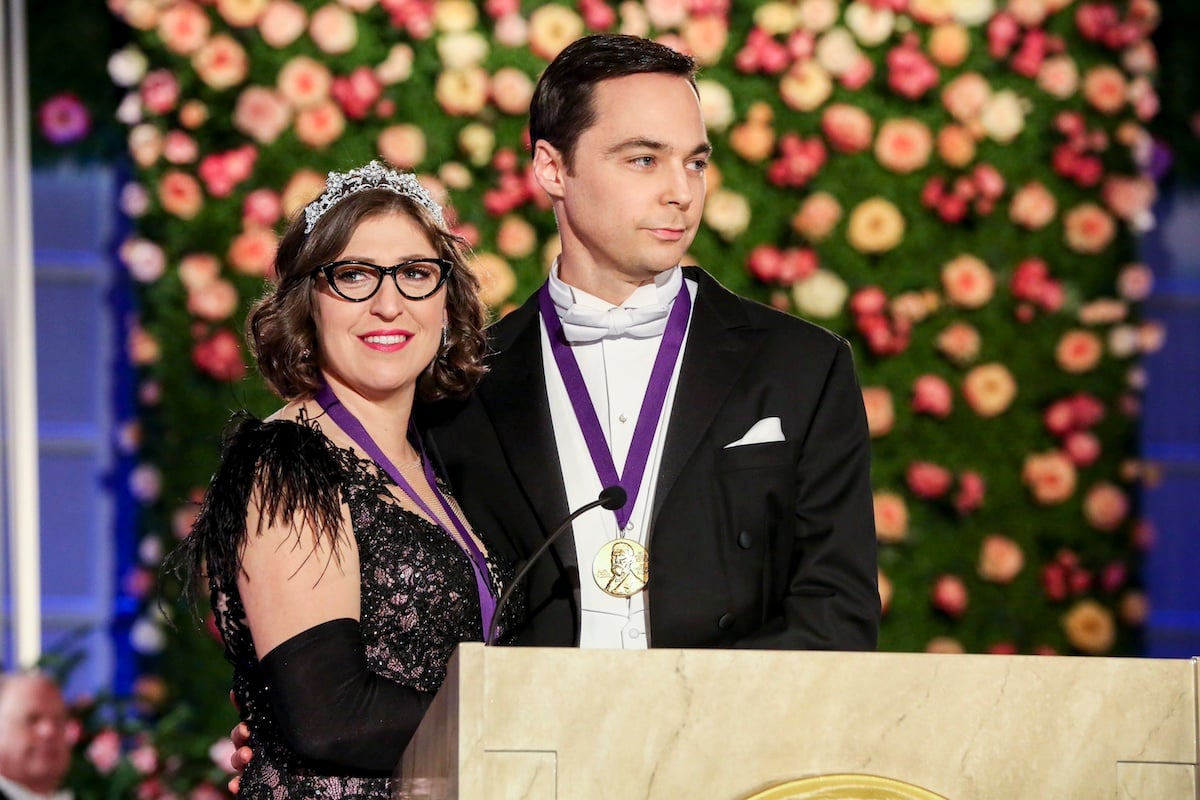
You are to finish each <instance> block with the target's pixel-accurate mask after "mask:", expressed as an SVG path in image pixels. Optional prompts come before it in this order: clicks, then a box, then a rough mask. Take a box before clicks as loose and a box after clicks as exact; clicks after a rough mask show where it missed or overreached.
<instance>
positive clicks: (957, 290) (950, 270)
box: [942, 254, 996, 308]
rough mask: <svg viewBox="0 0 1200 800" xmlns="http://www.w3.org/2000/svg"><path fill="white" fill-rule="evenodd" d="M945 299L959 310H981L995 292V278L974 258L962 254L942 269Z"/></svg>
mask: <svg viewBox="0 0 1200 800" xmlns="http://www.w3.org/2000/svg"><path fill="white" fill-rule="evenodd" d="M942 289H943V291H945V293H946V299H947V300H949V301H950V302H951V303H952V304H954V305H956V306H958V307H959V308H982V307H983V306H985V305H987V304H988V302H989V301H990V300H991V299H992V296H993V295H994V294H995V291H996V278H995V276H994V275H993V274H992V271H991V270H990V269H988V266H987V264H985V263H983V261H982V260H980V259H979V258H977V257H976V256H973V255H970V254H963V255H960V256H958V257H956V258H954V259H951V260H950V261H948V262H947V263H946V264H945V265H944V266H943V267H942Z"/></svg>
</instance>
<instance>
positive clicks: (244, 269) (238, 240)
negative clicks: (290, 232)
mask: <svg viewBox="0 0 1200 800" xmlns="http://www.w3.org/2000/svg"><path fill="white" fill-rule="evenodd" d="M278 245H279V239H278V237H276V235H275V233H274V232H273V231H271V229H270V228H258V227H254V228H247V229H246V230H244V231H242V232H241V233H239V234H238V235H237V236H235V237H234V239H233V242H231V243H230V245H229V251H228V252H227V253H226V254H225V258H226V259H227V260H228V261H229V266H231V267H233V269H234V270H236V271H237V272H240V273H241V274H243V275H253V276H255V277H266V276H267V275H269V274H270V272H271V265H272V264H273V263H274V261H275V250H276V248H277V247H278Z"/></svg>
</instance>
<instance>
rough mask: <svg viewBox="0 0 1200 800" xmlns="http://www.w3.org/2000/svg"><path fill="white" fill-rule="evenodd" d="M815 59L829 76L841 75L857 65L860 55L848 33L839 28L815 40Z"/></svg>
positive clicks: (856, 45)
mask: <svg viewBox="0 0 1200 800" xmlns="http://www.w3.org/2000/svg"><path fill="white" fill-rule="evenodd" d="M816 57H817V63H818V64H820V65H821V66H822V67H824V68H825V71H826V72H828V73H829V74H830V75H843V74H845V73H847V72H849V71H850V70H851V69H853V68H854V67H855V66H856V65H857V64H858V62H859V59H860V58H862V53H861V52H860V51H859V49H858V44H857V43H856V42H855V41H854V37H853V36H852V35H851V34H850V31H848V30H846V29H845V28H841V27H839V28H833V29H832V30H830V31H829V32H827V33H825V34H823V35H822V36H821V38H820V39H818V40H817V49H816Z"/></svg>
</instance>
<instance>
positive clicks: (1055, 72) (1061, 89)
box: [1037, 54, 1079, 100]
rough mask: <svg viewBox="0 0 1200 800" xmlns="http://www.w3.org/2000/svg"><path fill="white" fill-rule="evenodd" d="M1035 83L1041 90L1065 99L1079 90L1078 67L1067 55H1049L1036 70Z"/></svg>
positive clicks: (1059, 98)
mask: <svg viewBox="0 0 1200 800" xmlns="http://www.w3.org/2000/svg"><path fill="white" fill-rule="evenodd" d="M1037 84H1038V86H1039V87H1040V88H1041V90H1042V91H1043V92H1045V93H1046V94H1048V95H1050V96H1051V97H1054V98H1056V99H1058V100H1066V99H1067V98H1069V97H1071V96H1072V95H1074V94H1075V92H1077V91H1078V90H1079V68H1078V67H1077V66H1075V59H1073V58H1071V57H1070V56H1069V55H1066V54H1063V55H1057V56H1050V57H1049V58H1047V59H1046V60H1045V61H1043V62H1042V66H1041V69H1039V70H1038V75H1037Z"/></svg>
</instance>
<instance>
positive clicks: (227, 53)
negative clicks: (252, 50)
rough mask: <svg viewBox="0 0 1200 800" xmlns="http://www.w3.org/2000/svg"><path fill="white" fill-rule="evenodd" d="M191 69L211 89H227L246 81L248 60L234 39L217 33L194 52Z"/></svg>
mask: <svg viewBox="0 0 1200 800" xmlns="http://www.w3.org/2000/svg"><path fill="white" fill-rule="evenodd" d="M192 68H193V69H194V70H196V75H198V76H199V77H200V80H202V81H204V82H205V83H206V84H208V85H209V86H211V87H212V88H214V89H218V90H220V89H228V88H230V87H232V86H236V85H237V84H239V83H241V82H242V81H244V80H245V79H246V74H247V72H249V69H250V60H249V57H248V56H247V55H246V51H245V50H244V49H243V48H242V46H241V45H240V44H238V42H237V40H236V39H234V38H233V37H232V36H230V35H229V34H226V33H219V34H217V35H216V36H214V37H212V38H211V39H209V40H208V41H207V42H206V43H205V44H204V46H203V47H201V48H200V49H199V50H197V51H196V52H195V54H194V55H193V56H192Z"/></svg>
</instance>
